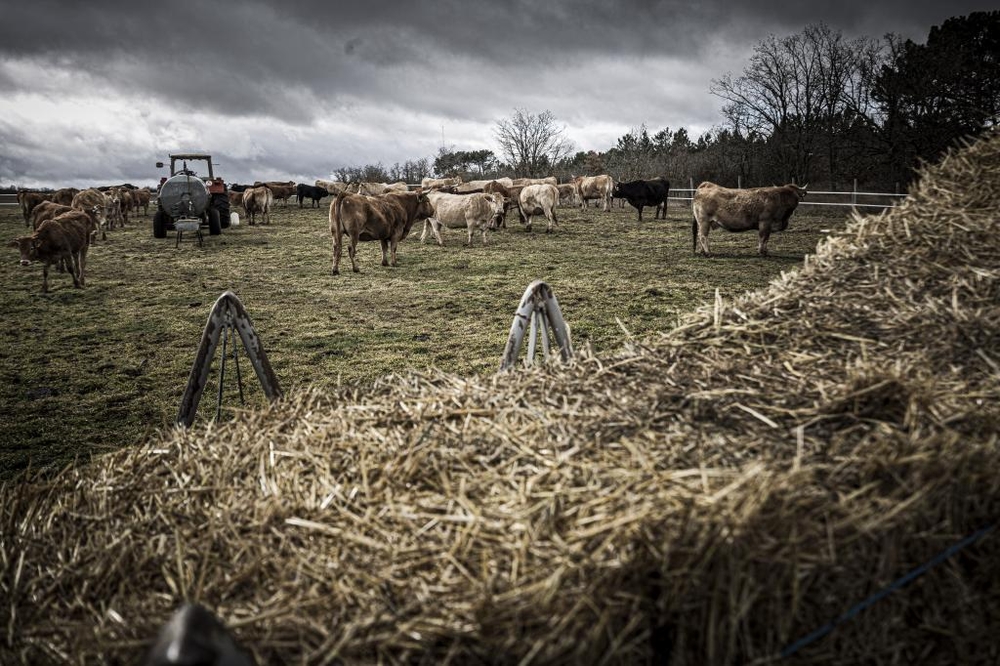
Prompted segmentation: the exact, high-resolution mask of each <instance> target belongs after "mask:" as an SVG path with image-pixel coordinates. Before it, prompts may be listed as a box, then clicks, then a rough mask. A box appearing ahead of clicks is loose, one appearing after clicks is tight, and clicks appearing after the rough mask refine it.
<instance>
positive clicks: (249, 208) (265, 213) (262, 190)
mask: <svg viewBox="0 0 1000 666" xmlns="http://www.w3.org/2000/svg"><path fill="white" fill-rule="evenodd" d="M272 204H274V195H273V193H272V192H271V188H269V187H267V186H266V185H261V186H260V187H248V188H247V189H245V190H244V191H243V210H244V212H245V213H246V216H247V219H248V222H247V224H250V225H252V224H255V223H256V220H257V215H260V216H261V224H271V206H272Z"/></svg>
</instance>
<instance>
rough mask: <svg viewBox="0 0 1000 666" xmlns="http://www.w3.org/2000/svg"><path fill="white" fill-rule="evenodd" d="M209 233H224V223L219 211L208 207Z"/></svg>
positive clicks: (212, 234)
mask: <svg viewBox="0 0 1000 666" xmlns="http://www.w3.org/2000/svg"><path fill="white" fill-rule="evenodd" d="M208 233H209V235H211V236H218V235H219V234H221V233H222V223H221V222H220V221H219V211H217V210H215V209H214V208H209V209H208Z"/></svg>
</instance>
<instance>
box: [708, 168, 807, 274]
mask: <svg viewBox="0 0 1000 666" xmlns="http://www.w3.org/2000/svg"><path fill="white" fill-rule="evenodd" d="M806 194H807V192H806V189H805V188H804V187H799V186H798V185H781V186H779V187H754V188H749V189H740V190H733V189H730V188H728V187H720V186H719V185H716V184H715V183H709V182H707V181H706V182H704V183H702V184H701V185H699V186H698V189H697V190H695V193H694V197H693V199H692V204H691V207H692V209H693V211H694V222H693V224H692V226H691V234H692V236H693V237H694V251H695V252H698V250H699V249H700V250H701V252H702V253H703V254H705V255H706V256H707V255H708V231H709V229H711V227H712V225H713V224H714V225H715V226H718V227H722V228H723V229H726V230H727V231H750V230H751V229H757V230H758V232H759V243H758V245H757V251H758V252H759V253H760V256H762V257H766V256H767V240H768V238H770V236H771V232H772V231H784V230H785V229H786V228H787V227H788V218H790V217H791V216H792V213H794V212H795V209H796V207H798V205H799V202H800V201H802V199H804V198H805V196H806Z"/></svg>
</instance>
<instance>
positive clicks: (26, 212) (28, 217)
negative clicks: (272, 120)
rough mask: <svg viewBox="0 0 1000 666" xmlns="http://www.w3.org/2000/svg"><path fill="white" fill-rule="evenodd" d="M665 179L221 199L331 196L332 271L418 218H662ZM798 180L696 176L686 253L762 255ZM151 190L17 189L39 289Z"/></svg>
mask: <svg viewBox="0 0 1000 666" xmlns="http://www.w3.org/2000/svg"><path fill="white" fill-rule="evenodd" d="M669 194H670V183H669V181H667V180H666V179H665V178H663V177H657V178H653V179H649V180H635V181H631V182H622V183H616V182H615V181H614V179H613V178H612V177H611V176H608V175H599V176H582V177H578V178H574V179H573V181H572V182H570V183H564V184H559V183H558V182H557V180H556V178H555V177H548V178H519V179H512V178H496V179H489V180H472V181H463V180H462V179H461V178H459V177H456V178H424V179H423V181H422V182H421V183H420V186H419V187H417V188H416V189H411V188H410V186H409V185H407V184H406V183H404V182H399V183H391V184H390V183H357V182H355V183H344V182H339V181H332V180H322V179H321V180H317V181H316V182H315V184H314V185H305V184H302V183H295V182H293V181H288V182H267V183H263V182H257V183H255V184H254V185H235V184H234V185H231V186H230V192H229V201H230V205H231V206H232V207H233V208H242V209H243V211H244V215H245V217H246V219H247V222H248V223H249V224H251V225H253V224H256V223H257V222H258V220H259V221H260V222H261V223H262V224H268V223H270V212H271V208H272V207H273V206H274V205H275V202H277V201H282V202H283V203H284V205H285V206H286V207H287V206H288V200H289V199H291V198H292V197H297V199H298V204H299V207H300V208H301V207H302V206H303V204H304V202H305V201H306V200H308V201H309V202H310V206H311V207H319V205H320V201H321V200H322V199H323V198H325V197H327V196H332V197H333V201H331V203H330V208H329V223H330V233H331V234H332V236H333V271H332V272H333V274H334V275H337V274H338V273H339V269H340V260H341V256H342V252H343V238H344V237H345V236H346V237H347V238H348V255H349V257H350V259H351V266H352V269H353V271H354V272H358V271H359V269H358V265H357V261H356V258H355V256H356V251H357V244H358V243H359V242H364V241H378V242H379V243H380V244H381V247H382V265H383V266H389V265H392V266H395V265H396V249H397V246H398V244H399V242H400V241H401V240H403V239H404V238H406V236H407V235H408V234H409V233H410V230H411V229H412V227H413V226H414V225H415V224H416V223H418V222H421V221H422V222H423V233H422V234H421V236H420V241H421V242H423V241H424V240H425V239H426V237H427V234H428V232H430V233H432V234H433V236H434V238H435V239H436V240H437V242H438V244H439V245H443V242H442V240H441V229H442V228H443V227H447V228H452V229H465V230H466V232H467V243H468V244H469V245H471V244H472V239H473V236H474V234H475V232H476V231H479V232H480V233H481V234H482V242H483V244H484V245H485V244H486V242H487V240H486V238H487V231H488V230H490V229H498V228H505V227H506V216H507V215H508V214H509V213H510V212H511V211H512V210H516V212H517V214H518V217H519V219H520V221H521V223H522V225H524V227H525V230H527V231H531V229H532V224H533V221H534V218H535V217H536V216H544V217H545V220H546V227H545V231H546V233H549V232H551V231H552V230H553V228H555V227H558V219H557V216H556V208H557V207H558V206H580V207H584V208H586V207H588V206H589V202H591V201H597V202H599V203H600V204H602V205H603V209H604V210H605V211H609V210H611V207H612V200H613V199H619V200H622V201H627V202H628V203H629V204H630V205H631V206H633V207H634V208H635V209H636V211H637V212H638V220H639V221H640V222H641V221H642V213H643V209H644V208H647V207H651V208H653V209H654V211H653V218H654V219H660V218H662V219H666V210H667V199H668V197H669ZM805 195H806V190H805V188H801V187H798V186H796V185H783V186H776V187H758V188H749V189H730V188H726V187H721V186H719V185H716V184H714V183H710V182H704V183H702V184H701V185H699V186H698V188H697V190H695V192H694V195H693V198H692V211H693V214H694V220H693V222H692V239H693V245H694V251H695V252H696V253H697V252H699V251H700V252H701V253H703V254H705V255H708V254H709V246H708V232H709V230H710V229H711V228H712V227H713V226H717V227H721V228H723V229H726V230H728V231H749V230H753V229H756V230H757V231H758V234H759V243H758V248H757V249H758V253H759V254H760V255H761V256H767V242H768V239H769V238H770V235H771V232H772V231H783V230H785V229H786V228H787V226H788V220H789V218H790V217H791V215H792V213H793V212H794V211H795V209H796V207H797V206H798V204H799V202H800V201H801V200H802V199H803V197H805ZM153 196H154V194H153V192H151V191H150V190H149V189H148V188H134V187H132V186H128V185H123V186H117V187H106V188H94V189H88V190H83V191H79V190H75V189H72V188H66V189H61V190H58V191H56V192H53V193H40V192H31V191H21V192H18V195H17V198H18V203H19V204H20V206H21V211H22V214H23V216H24V221H25V224H26V225H30V226H31V228H32V229H33V232H32V233H31V234H29V235H26V236H21V237H19V238H16V239H14V240H12V241H11V242H10V246H12V247H17V248H18V249H19V251H20V262H21V264H22V265H30V264H31V263H32V262H34V261H39V262H41V263H42V264H43V272H42V276H43V277H42V291H43V292H45V291H48V270H49V266H50V265H52V264H56V265H58V266H60V270H62V268H63V267H65V269H66V270H69V271H70V273H71V274H72V278H73V285H74V286H75V287H78V288H80V287H83V286H84V284H85V278H84V268H85V265H86V256H87V248H88V247H89V245H90V244H91V242H93V240H95V239H96V236H97V234H98V233H100V234H101V238H102V239H106V238H107V235H106V230H108V229H114V228H115V227H116V226H118V225H124V224H125V223H127V222H128V220H129V215H130V214H133V213H135V214H138V210H139V209H140V208H141V209H142V210H143V214H144V215H148V214H149V211H148V209H149V204H150V201H151V199H152V197H153Z"/></svg>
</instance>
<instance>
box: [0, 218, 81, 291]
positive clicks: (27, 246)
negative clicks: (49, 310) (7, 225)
mask: <svg viewBox="0 0 1000 666" xmlns="http://www.w3.org/2000/svg"><path fill="white" fill-rule="evenodd" d="M90 230H91V220H90V218H89V217H88V216H87V214H86V213H84V212H83V211H79V210H70V211H67V212H65V213H63V214H62V215H58V216H56V217H55V218H53V219H51V220H46V221H45V222H42V223H41V224H39V225H38V229H36V230H35V232H34V233H32V234H31V235H30V236H21V237H19V238H15V239H14V240H12V241H11V242H10V244H9V245H10V247H16V248H18V250H19V251H20V253H21V260H20V261H21V265H22V266H30V265H31V263H32V262H33V261H41V262H42V293H43V294H44V293H48V291H49V266H50V265H52V264H56V263H59V262H60V261H61V260H63V259H65V260H66V264H67V265H68V266H69V268H70V274H71V275H72V277H73V286H74V287H76V288H77V289H82V288H83V287H84V285H85V284H86V282H85V277H84V269H85V267H86V264H87V248H88V246H89V245H90Z"/></svg>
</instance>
